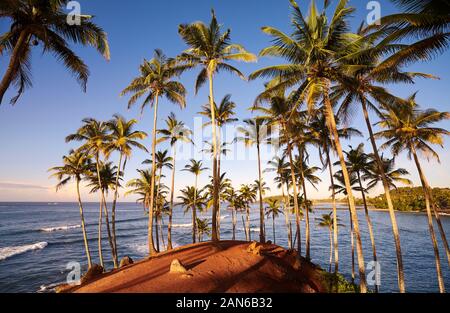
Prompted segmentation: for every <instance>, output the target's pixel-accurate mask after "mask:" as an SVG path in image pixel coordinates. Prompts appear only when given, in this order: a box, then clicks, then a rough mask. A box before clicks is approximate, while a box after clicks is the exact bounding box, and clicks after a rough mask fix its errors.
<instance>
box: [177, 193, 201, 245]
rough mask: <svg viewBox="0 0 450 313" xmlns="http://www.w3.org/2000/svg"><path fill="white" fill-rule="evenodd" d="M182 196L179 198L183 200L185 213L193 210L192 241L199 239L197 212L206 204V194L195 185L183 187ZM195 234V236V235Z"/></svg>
mask: <svg viewBox="0 0 450 313" xmlns="http://www.w3.org/2000/svg"><path fill="white" fill-rule="evenodd" d="M180 192H181V196H179V197H178V199H180V200H181V203H182V205H183V207H184V208H185V211H184V212H185V213H186V212H187V211H189V210H191V211H192V243H195V242H196V239H197V223H196V222H197V214H196V212H197V211H199V212H202V211H203V210H204V208H205V206H206V196H205V195H204V194H203V189H200V190H198V189H197V188H196V187H194V186H186V188H184V189H181V190H180ZM194 236H195V237H194Z"/></svg>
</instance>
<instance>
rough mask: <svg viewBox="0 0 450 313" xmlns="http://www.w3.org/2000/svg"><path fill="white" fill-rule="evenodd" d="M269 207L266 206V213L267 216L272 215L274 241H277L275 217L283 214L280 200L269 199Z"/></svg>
mask: <svg viewBox="0 0 450 313" xmlns="http://www.w3.org/2000/svg"><path fill="white" fill-rule="evenodd" d="M266 203H267V207H266V215H267V217H270V216H271V217H272V233H273V243H274V244H276V243H277V239H276V236H275V218H276V217H278V215H280V213H281V214H283V212H282V211H281V206H280V201H278V200H277V199H269V200H267V201H266Z"/></svg>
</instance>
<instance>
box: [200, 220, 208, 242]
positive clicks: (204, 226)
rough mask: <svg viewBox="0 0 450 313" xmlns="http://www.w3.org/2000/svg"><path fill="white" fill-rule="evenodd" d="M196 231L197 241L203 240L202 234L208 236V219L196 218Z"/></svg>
mask: <svg viewBox="0 0 450 313" xmlns="http://www.w3.org/2000/svg"><path fill="white" fill-rule="evenodd" d="M197 231H198V242H202V241H203V235H207V236H209V235H210V234H211V227H209V224H208V219H206V218H203V219H202V218H197Z"/></svg>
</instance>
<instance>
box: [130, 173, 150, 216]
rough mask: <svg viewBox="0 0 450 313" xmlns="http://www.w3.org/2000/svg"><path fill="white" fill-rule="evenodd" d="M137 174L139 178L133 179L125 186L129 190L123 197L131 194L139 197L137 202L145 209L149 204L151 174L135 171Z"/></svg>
mask: <svg viewBox="0 0 450 313" xmlns="http://www.w3.org/2000/svg"><path fill="white" fill-rule="evenodd" d="M137 172H138V173H139V178H134V179H132V180H130V181H128V182H127V184H126V186H127V187H128V188H130V189H129V190H128V191H127V192H126V193H125V196H128V195H131V194H134V195H138V196H140V198H138V200H137V202H140V203H142V204H143V206H144V209H145V208H148V207H149V204H150V191H151V184H152V172H151V170H137Z"/></svg>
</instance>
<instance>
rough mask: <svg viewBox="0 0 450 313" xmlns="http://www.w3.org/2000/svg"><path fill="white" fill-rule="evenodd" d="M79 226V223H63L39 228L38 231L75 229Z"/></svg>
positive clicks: (48, 231)
mask: <svg viewBox="0 0 450 313" xmlns="http://www.w3.org/2000/svg"><path fill="white" fill-rule="evenodd" d="M80 227H81V225H63V226H55V227H45V228H40V229H39V231H42V232H45V233H50V232H54V231H59V230H69V229H75V228H80Z"/></svg>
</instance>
